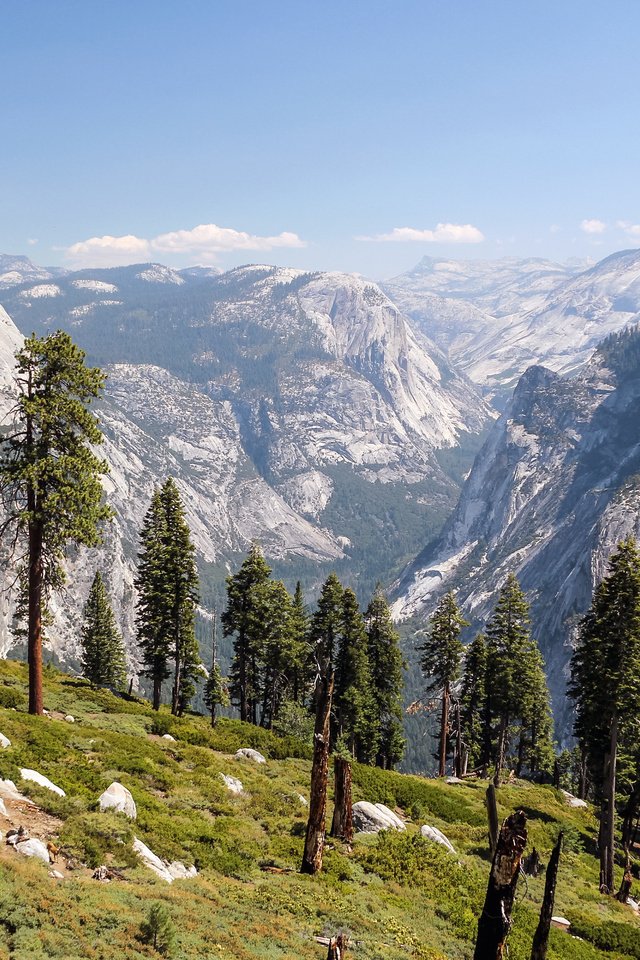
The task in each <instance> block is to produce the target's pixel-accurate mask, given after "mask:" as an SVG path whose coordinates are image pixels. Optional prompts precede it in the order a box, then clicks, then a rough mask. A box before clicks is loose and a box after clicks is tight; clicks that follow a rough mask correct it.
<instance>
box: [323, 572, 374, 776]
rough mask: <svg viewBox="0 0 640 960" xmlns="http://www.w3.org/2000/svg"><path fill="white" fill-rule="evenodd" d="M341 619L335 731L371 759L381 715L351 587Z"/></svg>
mask: <svg viewBox="0 0 640 960" xmlns="http://www.w3.org/2000/svg"><path fill="white" fill-rule="evenodd" d="M341 621H342V622H341V625H340V635H339V638H338V648H337V654H336V676H335V706H336V714H337V731H336V734H337V736H340V737H341V738H343V740H344V742H345V743H346V744H347V746H348V748H349V750H350V752H351V755H352V756H353V757H354V758H355V759H357V760H360V761H361V762H364V763H369V762H371V761H372V760H374V759H375V756H376V754H377V749H378V741H379V727H378V717H377V711H376V704H375V699H374V693H373V686H372V682H371V671H370V669H369V658H368V649H367V648H368V639H367V632H366V629H365V624H364V619H363V617H362V614H361V613H360V608H359V606H358V601H357V599H356V595H355V593H354V592H353V590H351V589H350V588H347V589H346V590H345V591H344V593H343V595H342V618H341ZM333 739H334V741H335V739H336V737H334V738H333Z"/></svg>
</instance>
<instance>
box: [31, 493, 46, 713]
mask: <svg viewBox="0 0 640 960" xmlns="http://www.w3.org/2000/svg"><path fill="white" fill-rule="evenodd" d="M35 501H36V498H35V492H34V491H33V490H29V491H28V493H27V505H28V509H29V512H30V514H31V516H33V513H34V511H35V509H36V502H35ZM42 554H43V546H42V525H41V524H40V523H39V522H38V521H37V520H30V522H29V584H28V591H29V627H28V641H27V652H28V660H29V713H34V714H37V715H41V714H42V712H43V707H44V703H43V699H42V586H43V580H44V568H43V563H42V559H43V557H42Z"/></svg>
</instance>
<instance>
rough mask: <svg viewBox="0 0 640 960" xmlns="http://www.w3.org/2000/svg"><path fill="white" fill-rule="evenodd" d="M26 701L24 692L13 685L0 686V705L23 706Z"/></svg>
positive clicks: (7, 707)
mask: <svg viewBox="0 0 640 960" xmlns="http://www.w3.org/2000/svg"><path fill="white" fill-rule="evenodd" d="M25 703H26V700H25V697H24V694H23V693H21V692H20V690H16V688H15V687H7V686H2V687H0V707H5V708H6V709H10V708H11V707H16V709H17V708H18V707H23V706H24V705H25Z"/></svg>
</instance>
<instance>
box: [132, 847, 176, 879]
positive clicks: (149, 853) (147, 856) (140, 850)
mask: <svg viewBox="0 0 640 960" xmlns="http://www.w3.org/2000/svg"><path fill="white" fill-rule="evenodd" d="M133 849H134V850H135V852H136V853H137V854H138V856H139V857H140V859H141V860H142V862H143V863H144V865H145V867H148V868H149V870H153V872H154V873H156V874H157V875H158V876H159V877H160V879H161V880H166V882H167V883H173V879H174V878H173V876H172V875H171V873H170V872H169V865H168V864H167V863H165V862H164V860H161V859H160V857H157V856H156V855H155V853H154V852H153V850H150V849H149V847H148V846H147V845H146V844H145V843H143V842H142V840H138V838H137V837H134V838H133Z"/></svg>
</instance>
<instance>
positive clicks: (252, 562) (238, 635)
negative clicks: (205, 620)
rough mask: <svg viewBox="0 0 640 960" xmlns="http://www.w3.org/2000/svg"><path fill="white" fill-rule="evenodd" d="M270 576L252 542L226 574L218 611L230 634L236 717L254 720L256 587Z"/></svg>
mask: <svg viewBox="0 0 640 960" xmlns="http://www.w3.org/2000/svg"><path fill="white" fill-rule="evenodd" d="M270 576H271V569H270V567H269V566H268V565H267V563H266V561H265V559H264V556H263V554H262V550H261V549H260V547H259V545H258V544H257V543H254V544H253V545H252V547H251V550H250V551H249V555H248V556H247V558H246V560H245V561H244V562H243V564H242V566H241V567H240V570H239V571H238V572H237V573H236V574H234V575H233V576H231V577H227V609H226V610H225V612H224V613H223V614H222V625H223V629H224V635H225V637H231V636H233V637H234V641H233V660H232V663H231V676H230V684H229V693H230V694H231V699H232V702H235V703H237V704H238V706H239V708H240V719H241V720H244V721H246V722H249V723H257V722H258V705H259V703H260V690H261V657H262V641H263V632H262V624H261V623H260V615H259V608H260V604H261V602H262V598H261V595H260V591H259V590H257V588H259V587H261V586H262V585H264V584H265V583H266V582H267V581H268V580H269V578H270Z"/></svg>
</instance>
